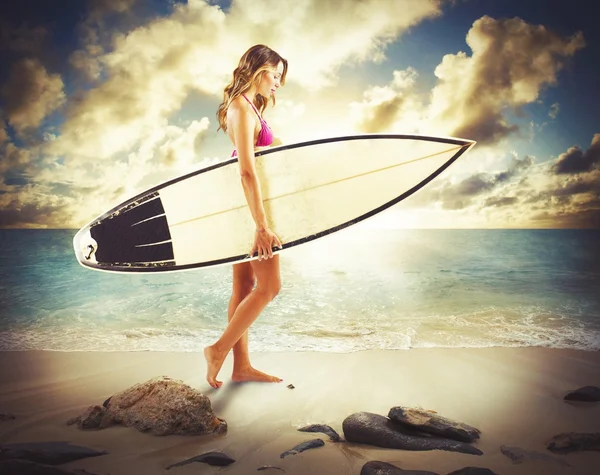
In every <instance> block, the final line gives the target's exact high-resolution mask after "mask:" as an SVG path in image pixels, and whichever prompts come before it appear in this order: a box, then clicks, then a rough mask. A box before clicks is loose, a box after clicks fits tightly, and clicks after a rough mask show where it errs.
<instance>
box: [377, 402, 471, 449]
mask: <svg viewBox="0 0 600 475" xmlns="http://www.w3.org/2000/svg"><path fill="white" fill-rule="evenodd" d="M388 417H389V418H390V419H391V420H392V421H394V422H397V423H399V424H405V425H408V426H410V427H414V428H415V429H418V430H422V431H423V432H428V433H430V434H435V435H439V436H441V437H445V438H447V439H455V440H460V441H462V442H473V441H474V440H476V439H479V435H480V434H481V431H480V430H479V429H476V428H475V427H471V426H469V425H467V424H463V423H462V422H456V421H452V420H450V419H446V418H445V417H441V416H438V415H436V414H434V413H433V412H429V411H425V410H423V409H417V408H410V407H402V406H396V407H392V408H391V409H390V411H389V413H388Z"/></svg>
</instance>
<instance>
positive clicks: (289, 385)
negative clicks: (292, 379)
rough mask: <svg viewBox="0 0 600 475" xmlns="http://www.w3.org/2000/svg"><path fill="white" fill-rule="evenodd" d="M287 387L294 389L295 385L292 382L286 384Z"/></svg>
mask: <svg viewBox="0 0 600 475" xmlns="http://www.w3.org/2000/svg"><path fill="white" fill-rule="evenodd" d="M287 387H288V389H294V388H295V387H296V386H294V385H293V384H288V385H287Z"/></svg>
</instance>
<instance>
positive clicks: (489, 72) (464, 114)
mask: <svg viewBox="0 0 600 475" xmlns="http://www.w3.org/2000/svg"><path fill="white" fill-rule="evenodd" d="M467 44H468V45H469V46H470V47H471V49H472V51H473V55H472V56H471V57H467V56H466V54H464V53H459V54H456V55H446V56H445V57H444V60H443V61H442V63H441V64H440V65H439V66H438V67H437V68H436V71H435V73H436V76H438V78H439V80H440V81H439V84H438V86H436V89H438V91H437V92H436V91H434V97H444V98H445V99H446V103H445V107H444V110H443V113H442V117H444V118H445V119H447V120H448V121H450V122H454V123H456V118H457V117H458V118H460V121H459V123H458V124H457V125H456V126H455V128H454V129H453V131H452V132H451V135H454V136H458V137H468V138H470V139H473V140H477V142H478V143H479V144H480V145H482V144H493V143H497V142H498V141H500V140H502V139H503V138H505V137H507V136H509V135H511V134H513V133H515V132H517V131H518V130H519V129H518V127H517V126H516V125H511V124H508V123H507V121H506V118H505V116H504V114H505V111H506V110H511V111H512V112H513V113H514V114H516V115H523V110H522V108H523V106H525V105H527V104H531V103H533V102H534V101H536V100H538V97H539V94H540V92H541V91H542V90H543V88H545V87H547V86H549V85H554V84H556V82H557V73H558V71H560V70H561V69H562V68H563V67H564V64H565V62H566V61H567V60H568V58H569V57H571V56H573V55H574V54H575V52H576V51H578V50H579V49H581V48H583V47H584V45H585V42H584V39H583V35H582V34H581V32H577V33H576V34H574V35H573V36H572V37H571V38H565V37H561V36H559V35H558V34H556V33H554V32H553V31H551V30H549V29H547V28H546V27H544V26H542V25H531V24H528V23H526V22H525V21H523V20H522V19H520V18H512V19H498V20H497V19H494V18H491V17H489V16H483V17H482V18H480V19H479V20H477V21H475V23H474V24H473V27H472V28H471V30H470V31H469V33H468V34H467Z"/></svg>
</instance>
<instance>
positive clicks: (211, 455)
mask: <svg viewBox="0 0 600 475" xmlns="http://www.w3.org/2000/svg"><path fill="white" fill-rule="evenodd" d="M193 462H201V463H206V464H208V465H214V466H217V467H226V466H227V465H231V464H232V463H233V462H235V460H234V459H232V458H231V457H230V456H229V455H227V454H224V453H223V452H205V453H203V454H200V455H196V456H195V457H192V458H189V459H186V460H182V461H181V462H177V463H174V464H172V465H169V466H168V467H167V470H170V469H171V468H173V467H181V466H182V465H187V464H189V463H193Z"/></svg>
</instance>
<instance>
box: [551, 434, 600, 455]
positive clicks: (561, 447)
mask: <svg viewBox="0 0 600 475" xmlns="http://www.w3.org/2000/svg"><path fill="white" fill-rule="evenodd" d="M547 449H548V450H549V451H550V452H554V453H555V454H568V453H571V452H582V451H586V450H594V451H600V433H598V432H596V433H591V434H580V433H577V432H568V433H563V434H558V435H555V436H554V437H552V439H551V440H550V442H549V444H548V447H547Z"/></svg>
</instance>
